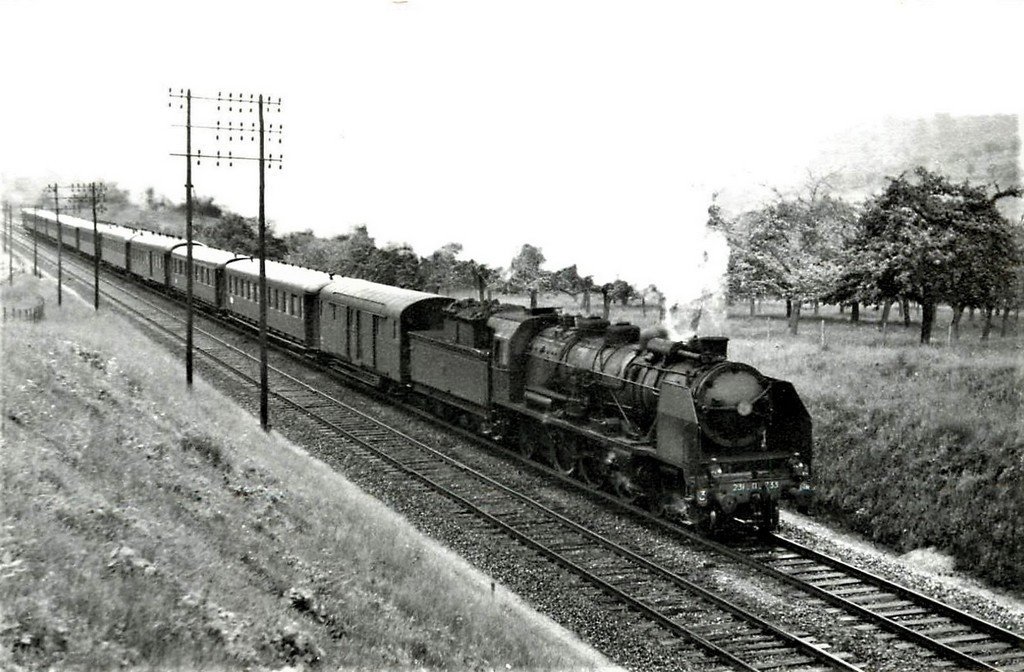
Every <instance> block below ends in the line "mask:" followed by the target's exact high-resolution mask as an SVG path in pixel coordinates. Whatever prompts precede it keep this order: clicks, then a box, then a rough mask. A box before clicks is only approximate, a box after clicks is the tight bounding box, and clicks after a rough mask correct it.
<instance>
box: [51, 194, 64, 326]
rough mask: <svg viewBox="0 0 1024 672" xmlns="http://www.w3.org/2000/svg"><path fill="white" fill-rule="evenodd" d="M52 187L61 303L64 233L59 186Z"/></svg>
mask: <svg viewBox="0 0 1024 672" xmlns="http://www.w3.org/2000/svg"><path fill="white" fill-rule="evenodd" d="M50 188H51V189H53V214H54V215H55V216H56V219H57V305H58V306H59V305H61V299H62V291H61V290H62V287H61V286H62V283H63V273H64V233H63V229H64V227H62V226H61V225H60V193H59V191H60V187H58V186H57V185H56V184H53V185H51V187H50Z"/></svg>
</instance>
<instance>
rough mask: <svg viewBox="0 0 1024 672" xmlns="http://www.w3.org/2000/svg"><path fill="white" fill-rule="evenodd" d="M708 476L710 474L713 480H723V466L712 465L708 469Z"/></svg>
mask: <svg viewBox="0 0 1024 672" xmlns="http://www.w3.org/2000/svg"><path fill="white" fill-rule="evenodd" d="M708 474H710V475H711V478H713V479H718V478H721V477H722V465H720V464H718V463H712V464H711V466H710V467H708Z"/></svg>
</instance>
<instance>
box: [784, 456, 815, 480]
mask: <svg viewBox="0 0 1024 672" xmlns="http://www.w3.org/2000/svg"><path fill="white" fill-rule="evenodd" d="M789 468H790V469H792V470H793V475H794V476H796V477H797V478H807V475H808V474H809V473H811V472H810V470H809V469H808V468H807V465H806V464H804V463H803V462H801V461H800V460H797V459H793V460H791V461H790V463H789Z"/></svg>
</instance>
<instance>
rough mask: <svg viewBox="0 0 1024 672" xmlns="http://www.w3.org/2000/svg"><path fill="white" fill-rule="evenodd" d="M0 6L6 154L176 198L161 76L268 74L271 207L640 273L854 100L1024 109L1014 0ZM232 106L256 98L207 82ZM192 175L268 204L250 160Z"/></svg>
mask: <svg viewBox="0 0 1024 672" xmlns="http://www.w3.org/2000/svg"><path fill="white" fill-rule="evenodd" d="M328 7H330V8H329V9H328ZM0 25H3V26H4V28H5V30H4V32H3V36H2V38H0V59H2V60H0V63H2V70H0V71H2V72H3V80H4V84H5V86H4V96H3V98H4V104H3V106H2V108H0V109H2V113H0V120H2V125H0V172H2V174H3V177H4V178H5V179H11V178H14V177H18V176H29V177H40V178H44V179H54V178H57V179H62V180H89V179H106V180H112V181H117V182H118V183H120V184H121V185H122V186H125V187H128V188H130V189H132V190H133V191H135V192H136V193H138V192H140V191H141V190H142V189H144V188H145V187H146V186H150V185H151V186H153V187H155V188H156V190H157V191H158V192H160V193H163V194H166V195H168V196H169V197H171V198H173V199H174V200H181V199H183V195H184V193H183V192H184V187H183V185H184V179H185V178H184V159H180V158H175V157H171V156H169V153H170V152H176V151H177V152H180V151H182V150H183V147H184V132H183V130H182V129H180V128H174V127H172V126H171V125H172V124H174V123H181V122H182V112H181V111H180V110H178V108H177V107H176V106H175V107H174V108H172V109H168V107H167V102H168V100H167V90H168V87H173V88H174V89H175V90H177V89H178V88H179V87H191V88H192V90H193V91H194V92H195V93H197V94H204V95H214V94H216V93H217V92H218V91H221V92H224V93H226V92H228V91H232V92H236V93H237V92H242V93H245V94H246V95H248V94H249V93H260V92H265V93H268V94H270V95H272V96H274V97H275V98H276V97H278V96H280V97H281V98H282V99H283V106H282V110H281V113H280V115H275V116H271V117H268V122H273V123H275V124H277V123H281V124H283V125H284V135H283V143H282V144H281V145H280V151H281V152H283V154H284V157H285V164H284V169H283V170H281V171H277V170H275V171H273V173H272V174H271V175H269V176H268V183H267V213H268V217H270V218H271V219H272V220H274V221H275V222H276V224H277V227H278V230H279V231H289V230H296V229H306V228H312V229H313V230H314V231H315V232H317V233H318V234H320V235H332V234H336V233H343V232H345V231H347V230H348V229H349V228H350V227H351V226H352V225H354V224H358V223H366V224H367V225H368V226H369V228H370V232H371V234H372V235H374V236H375V237H376V238H377V240H378V243H385V242H388V241H407V242H410V243H412V244H413V245H414V247H415V248H416V250H417V252H419V253H421V254H429V253H430V252H431V251H432V250H434V249H436V248H437V247H439V246H440V245H442V244H444V243H446V242H449V241H458V242H461V243H463V244H464V246H465V250H466V254H465V255H464V256H465V257H470V256H473V257H476V258H477V259H482V260H485V261H488V262H490V263H492V264H495V265H507V263H508V260H509V259H510V258H511V257H512V255H513V254H514V253H515V252H516V250H517V249H518V248H519V246H520V245H521V244H522V243H524V242H530V243H533V244H536V245H539V246H541V247H542V248H543V250H544V252H545V254H546V255H547V256H548V258H549V260H550V263H549V264H548V266H549V267H550V268H552V269H554V268H557V267H559V266H562V265H565V264H567V263H572V262H578V263H579V264H580V268H581V271H582V272H584V273H592V274H596V275H597V276H598V277H599V278H601V277H606V278H612V277H615V276H616V275H618V276H622V277H624V278H626V279H629V280H632V281H633V282H635V283H638V284H646V283H647V282H650V281H657V279H658V277H660V275H659V274H661V273H663V272H664V269H666V268H667V267H672V268H673V269H674V270H673V271H672V272H674V273H678V274H681V273H684V269H685V268H689V267H692V266H693V259H694V256H693V255H694V254H695V253H696V252H695V247H696V245H695V243H694V241H695V240H699V236H700V230H701V227H702V226H703V223H704V221H705V220H706V210H707V206H708V203H709V200H710V197H711V194H712V193H713V192H715V191H720V190H724V191H726V192H732V191H743V190H746V189H750V188H755V187H756V186H757V185H763V184H768V185H785V184H790V183H794V182H796V181H799V180H800V177H801V175H802V174H803V171H804V166H805V164H806V162H807V160H808V159H809V158H810V157H811V156H812V155H814V154H815V151H816V148H817V147H818V146H819V143H820V142H821V140H822V138H824V137H825V136H827V135H829V134H830V133H833V132H835V131H837V130H839V129H842V128H844V127H845V126H847V125H849V124H851V123H853V122H857V121H861V120H865V119H872V118H877V117H880V116H884V115H897V116H917V115H931V114H933V113H936V112H946V113H951V114H980V113H996V112H998V113H1012V114H1016V113H1019V112H1021V111H1022V110H1024V102H1022V101H1024V99H1022V96H1024V93H1022V89H1021V86H1020V82H1021V70H1020V68H1021V52H1020V37H1021V29H1022V27H1024V2H1017V1H1014V2H1010V1H1004V2H958V3H941V2H922V3H917V2H863V1H858V2H807V3H779V2H714V3H712V2H705V3H700V4H697V3H685V2H639V1H636V0H629V1H626V0H623V1H621V2H600V1H594V0H591V1H589V2H558V1H555V0H541V1H537V2H528V1H523V0H516V1H514V2H511V1H504V2H487V1H481V0H472V1H466V2H449V1H445V0H430V1H427V0H408V2H401V3H396V2H389V1H383V0H367V1H358V2H356V1H351V2H345V3H312V2H309V3H303V2H291V3H284V2H273V3H259V2H245V3H242V2H214V1H211V0H204V1H200V2H192V1H190V0H175V1H174V2H161V1H152V2H123V3H121V2H103V1H100V0H89V1H87V2H82V1H76V2H63V1H57V0H50V1H47V0H34V1H28V0H17V1H15V0H0ZM232 119H235V120H236V121H237V120H238V119H242V120H244V121H245V122H246V123H250V122H252V121H254V120H255V117H254V116H249V115H248V114H247V113H246V114H244V115H242V116H241V117H236V116H232V115H229V114H228V113H226V112H221V113H220V114H219V115H218V113H217V111H216V109H215V107H213V106H212V105H211V104H209V103H202V102H198V101H197V102H196V103H195V104H194V105H193V121H194V123H197V124H203V123H206V124H212V123H214V122H215V121H217V120H220V121H221V122H222V123H226V122H227V121H229V120H232ZM194 147H198V148H201V149H203V151H204V153H205V152H212V151H216V150H217V149H218V148H220V149H222V150H223V151H227V150H228V149H231V150H233V151H235V152H236V153H239V152H244V153H247V154H253V153H254V152H255V145H254V143H251V142H248V141H246V143H245V145H244V146H240V145H238V144H237V143H235V144H233V145H230V146H229V145H228V144H227V143H223V142H222V143H220V144H219V145H218V143H216V142H214V140H213V136H212V134H211V133H204V132H200V131H197V132H196V133H195V136H194ZM277 147H278V146H277V145H273V148H272V149H268V151H273V152H274V153H275V154H278V153H279V151H278V149H277ZM193 181H194V184H195V186H196V191H197V193H198V194H199V195H201V196H213V197H215V198H216V200H217V201H220V202H224V203H226V204H228V205H229V206H231V207H232V208H234V209H236V210H238V211H241V212H242V213H243V214H247V215H254V214H255V213H256V207H257V172H256V167H255V165H254V164H252V163H243V164H239V163H236V164H235V166H234V167H233V168H231V169H227V168H220V169H217V168H214V167H213V166H212V165H210V163H209V162H207V161H204V162H203V165H201V166H199V167H197V168H196V170H195V173H194V176H193Z"/></svg>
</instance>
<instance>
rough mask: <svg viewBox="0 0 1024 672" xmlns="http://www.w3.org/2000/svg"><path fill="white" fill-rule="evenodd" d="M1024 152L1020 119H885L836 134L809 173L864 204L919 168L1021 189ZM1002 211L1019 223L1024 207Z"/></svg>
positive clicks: (1007, 202)
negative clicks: (888, 183) (889, 183)
mask: <svg viewBox="0 0 1024 672" xmlns="http://www.w3.org/2000/svg"><path fill="white" fill-rule="evenodd" d="M1020 151H1021V137H1020V126H1019V123H1018V118H1017V116H1015V115H1006V114H1004V115H988V116H972V117H953V116H950V115H948V114H938V115H935V116H933V117H931V118H926V119H925V118H922V119H897V118H885V119H881V120H879V121H877V122H872V123H866V124H861V125H859V126H856V127H853V128H850V129H848V130H846V131H844V132H842V133H839V134H836V135H835V136H833V138H832V139H831V141H829V142H827V143H826V144H825V145H824V146H823V147H822V148H821V153H820V155H819V157H818V158H817V159H815V160H814V161H812V162H811V164H810V165H809V166H808V168H809V170H810V171H811V172H812V173H813V174H815V175H830V174H831V175H832V177H831V178H830V179H829V182H830V183H831V184H832V185H833V186H834V187H835V189H836V190H837V191H838V192H839V193H840V194H842V195H844V196H845V197H847V198H849V199H850V200H856V201H860V200H862V199H863V198H865V197H866V196H869V195H871V194H874V193H878V192H879V191H881V190H882V189H883V188H884V186H885V184H886V179H885V178H886V177H887V176H895V175H899V174H900V173H901V172H903V171H905V170H909V169H911V168H913V167H914V166H919V165H920V166H924V167H926V168H928V169H929V170H934V171H938V172H941V173H943V174H945V175H948V176H950V177H951V178H953V179H954V180H956V181H960V180H965V179H966V180H969V181H971V182H973V183H976V184H998V185H999V186H1000V187H1004V188H1005V187H1010V186H1013V185H1020V184H1021V183H1022V182H1021V179H1022V175H1021V156H1020ZM1000 209H1001V210H1002V211H1003V214H1004V215H1006V216H1007V217H1008V218H1010V220H1011V221H1014V222H1016V221H1019V220H1020V217H1021V215H1022V213H1024V204H1022V202H1021V200H1020V199H1004V200H1003V201H1002V202H1001V204H1000Z"/></svg>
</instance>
